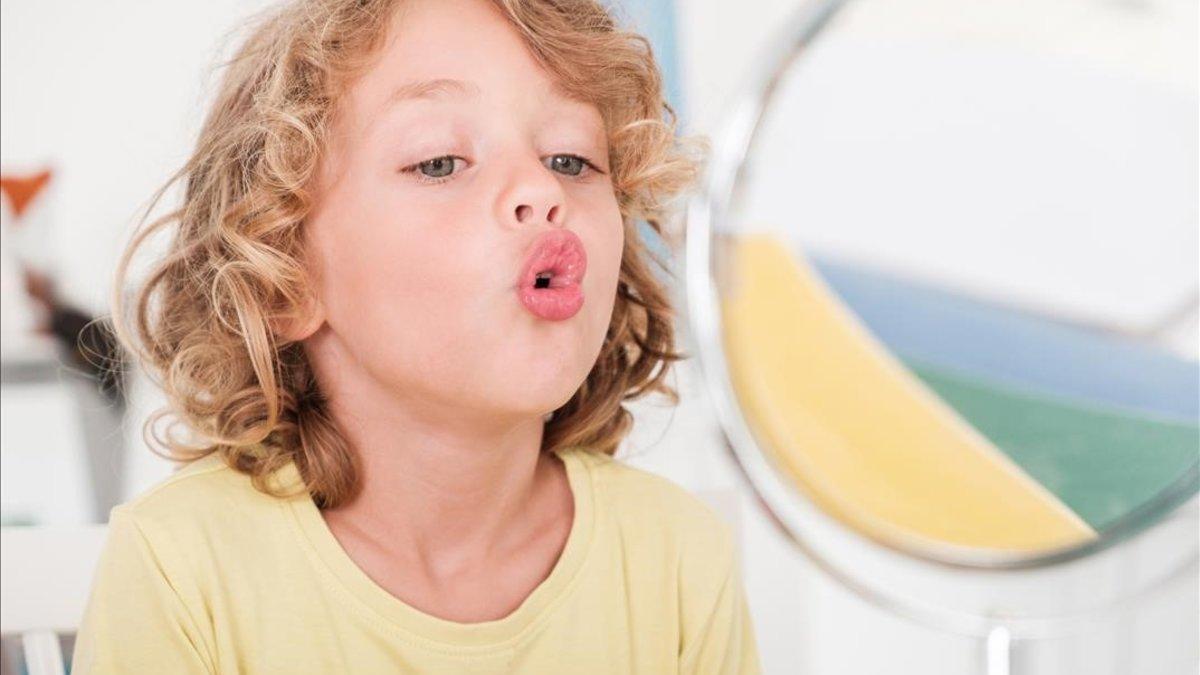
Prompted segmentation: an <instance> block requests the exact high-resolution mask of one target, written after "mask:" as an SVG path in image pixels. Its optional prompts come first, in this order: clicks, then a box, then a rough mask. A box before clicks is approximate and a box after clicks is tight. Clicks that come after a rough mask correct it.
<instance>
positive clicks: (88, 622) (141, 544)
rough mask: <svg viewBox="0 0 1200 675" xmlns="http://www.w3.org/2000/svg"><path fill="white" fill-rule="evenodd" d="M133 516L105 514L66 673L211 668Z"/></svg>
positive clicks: (174, 585)
mask: <svg viewBox="0 0 1200 675" xmlns="http://www.w3.org/2000/svg"><path fill="white" fill-rule="evenodd" d="M170 557H171V556H170V552H168V551H163V550H159V551H156V550H155V549H154V547H153V546H151V543H150V541H149V539H147V537H146V535H145V533H144V531H143V529H142V528H141V527H140V526H139V525H138V523H137V522H136V520H135V518H134V516H133V515H132V514H130V513H127V512H126V511H125V510H124V509H123V508H122V507H117V508H115V509H113V510H112V511H111V512H110V518H109V523H108V535H107V539H106V540H105V543H104V547H103V549H102V551H101V554H100V559H99V562H98V564H97V567H96V572H95V576H94V578H93V580H92V587H91V592H90V594H89V596H88V601H87V605H86V607H85V609H84V615H83V620H82V622H81V623H80V626H79V631H78V634H77V636H76V640H75V650H74V653H73V655H72V659H71V672H72V675H108V674H109V673H112V674H114V675H115V674H116V673H181V674H189V675H190V674H196V675H201V674H209V673H212V672H214V669H213V667H212V666H211V662H210V659H209V658H208V657H207V656H206V653H207V652H206V648H205V646H204V641H203V638H202V635H201V632H200V630H199V628H198V626H197V623H196V621H195V619H194V618H193V614H192V613H190V612H189V611H188V608H187V606H186V604H185V603H184V601H183V600H182V598H181V597H180V595H179V592H178V584H179V583H180V580H179V579H177V578H176V579H172V578H171V575H170V574H169V573H168V572H167V565H165V564H164V559H165V558H170Z"/></svg>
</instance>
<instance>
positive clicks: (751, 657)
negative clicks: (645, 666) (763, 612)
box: [679, 557, 762, 675]
mask: <svg viewBox="0 0 1200 675" xmlns="http://www.w3.org/2000/svg"><path fill="white" fill-rule="evenodd" d="M679 665H680V668H679V672H680V673H683V674H684V675H757V674H758V673H761V672H762V666H761V665H760V664H759V658H758V645H757V642H756V639H755V635H754V623H753V620H752V619H751V618H750V606H749V604H748V603H747V601H746V591H745V587H744V585H743V582H742V574H741V565H740V563H739V562H738V559H737V558H736V557H733V558H732V562H731V564H730V565H729V572H728V573H727V574H726V575H725V577H724V582H723V583H722V584H721V587H720V590H719V591H718V593H717V597H716V602H715V603H714V604H713V608H712V612H711V613H710V614H709V615H708V617H707V618H706V619H705V623H704V627H703V628H702V629H701V630H700V632H699V633H698V634H697V636H696V637H695V639H694V640H693V641H692V643H691V644H690V645H688V646H687V647H685V649H684V652H683V654H682V655H681V656H680V660H679Z"/></svg>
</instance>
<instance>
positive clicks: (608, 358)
mask: <svg viewBox="0 0 1200 675" xmlns="http://www.w3.org/2000/svg"><path fill="white" fill-rule="evenodd" d="M664 111H665V112H666V113H668V114H667V115H666V116H664V115H663V112H664ZM664 118H665V119H668V120H670V121H669V122H668V121H664ZM698 145H702V143H698ZM685 147H686V146H685V145H683V144H681V143H680V142H679V141H677V139H676V138H675V137H674V115H673V113H672V111H671V110H670V108H669V107H668V106H666V105H665V103H664V101H663V99H662V93H661V82H660V79H659V75H658V72H657V70H656V66H655V63H654V60H653V58H652V55H651V53H650V50H649V48H648V46H647V43H646V41H645V40H644V39H643V38H641V37H639V36H637V35H634V34H631V33H628V32H624V31H621V30H619V29H617V28H616V27H615V26H614V24H613V21H612V19H611V18H610V17H609V15H608V14H607V13H606V11H605V10H604V9H603V8H602V7H601V6H600V5H598V4H597V3H596V1H595V0H394V1H389V0H357V1H356V0H299V1H297V2H294V3H293V4H290V5H287V6H285V7H283V8H281V9H280V10H279V11H277V12H276V13H274V14H271V15H269V17H268V18H267V20H266V21H265V22H264V23H262V24H261V25H260V26H259V27H257V29H256V30H255V32H254V33H253V35H252V37H251V38H250V39H249V41H248V43H247V44H246V45H245V46H244V48H243V49H242V50H241V51H240V53H239V54H238V55H237V57H236V58H235V59H234V60H233V61H232V62H231V64H230V68H229V72H228V74H227V76H226V78H225V81H224V84H223V87H222V89H221V91H220V93H219V96H218V99H217V101H216V104H215V108H214V110H213V111H212V113H211V114H210V115H209V117H208V119H207V121H206V123H205V125H204V128H203V130H202V131H201V135H200V138H199V141H198V143H197V147H196V151H195V154H194V155H193V156H192V157H191V159H190V161H189V162H188V163H187V165H186V166H185V167H184V168H183V170H181V172H180V174H178V175H177V176H176V178H178V177H180V176H182V177H185V178H186V193H185V196H184V204H183V206H182V207H181V208H180V209H179V210H178V211H176V212H174V213H172V214H169V215H168V216H167V217H165V218H163V219H162V220H160V221H157V222H156V223H154V224H152V225H151V226H150V227H149V228H147V229H146V230H144V231H143V232H142V233H141V234H139V236H138V237H136V238H135V239H134V241H133V243H132V245H131V247H130V250H129V251H128V252H127V253H126V255H125V257H124V258H123V260H122V262H121V266H120V269H119V270H118V279H119V278H120V277H122V276H123V275H124V272H125V269H126V268H127V267H128V264H129V259H130V255H131V253H132V251H133V249H135V248H137V247H138V245H139V244H140V243H141V242H142V241H144V240H145V238H146V236H147V235H148V234H150V233H152V232H154V231H155V230H157V229H159V228H161V227H163V226H166V225H167V224H171V223H176V224H177V225H178V232H177V234H176V236H175V238H174V240H173V242H172V244H171V248H170V251H169V253H168V254H167V256H166V257H165V259H164V260H163V261H162V263H161V265H160V266H159V267H157V268H156V269H155V270H154V271H153V272H152V273H151V275H150V277H149V280H148V282H147V284H146V286H145V287H144V288H143V290H142V294H141V295H140V296H139V298H138V302H137V306H136V314H135V317H134V321H133V323H132V325H133V327H134V329H135V330H130V329H129V328H126V327H119V329H118V330H119V331H120V332H121V336H122V339H123V340H125V341H126V342H127V343H128V344H129V345H130V347H131V348H132V349H136V350H137V351H138V353H139V354H140V358H141V359H143V361H144V363H145V365H146V366H147V367H148V369H149V370H150V371H151V372H152V373H155V374H156V377H157V379H158V380H159V381H160V382H161V384H162V386H163V389H164V390H165V391H166V393H167V395H168V397H169V401H170V403H171V406H170V408H169V410H170V412H171V414H173V415H174V416H176V417H177V418H178V419H179V421H181V422H182V423H183V426H184V428H185V429H186V430H187V431H189V432H190V434H191V438H190V439H188V440H186V441H185V440H182V439H177V438H173V437H169V436H170V435H169V434H168V435H167V436H168V437H166V438H159V439H158V440H159V441H160V442H161V443H163V444H164V445H165V446H166V447H168V448H169V450H170V452H171V457H172V458H175V459H180V460H190V462H189V463H188V464H187V465H185V466H183V467H182V468H181V469H180V470H179V471H177V472H176V473H174V474H173V475H172V476H171V477H170V478H168V479H166V480H164V481H163V482H161V483H159V484H158V485H156V486H154V487H153V488H152V489H150V490H148V491H146V492H144V493H142V494H141V495H139V496H138V497H136V498H135V499H133V500H131V501H130V502H128V503H126V504H123V505H121V506H118V507H117V508H114V509H113V510H112V513H111V516H110V522H109V527H110V530H109V538H108V541H107V544H106V548H105V550H104V553H103V556H102V559H101V561H100V565H99V568H98V571H97V575H96V578H95V582H94V587H93V590H92V594H91V596H90V598H89V601H88V607H87V611H86V616H85V618H84V620H83V625H82V627H81V629H80V632H79V637H78V641H77V647H76V650H75V665H74V670H75V672H76V673H80V674H89V673H242V674H253V673H291V674H295V673H397V672H405V673H408V672H416V673H465V672H471V673H513V672H518V673H617V672H620V673H667V672H689V673H690V672H703V673H751V672H757V671H758V656H757V652H756V648H755V643H754V635H753V629H752V625H751V620H750V616H749V613H748V610H747V604H746V600H745V596H744V592H743V586H742V581H741V578H740V570H739V565H738V563H737V558H736V557H735V543H734V541H733V538H732V536H731V531H730V530H729V528H728V527H727V526H726V525H725V524H724V522H723V521H722V520H721V519H720V518H719V517H718V516H717V515H716V514H715V513H714V512H713V511H712V510H710V509H709V508H708V507H707V506H706V505H704V504H703V502H701V501H700V500H698V499H697V498H695V497H693V496H691V495H690V494H689V493H687V492H685V491H684V490H683V489H682V488H681V487H679V486H677V485H675V484H674V483H671V482H669V481H667V480H666V479H663V478H660V477H658V476H656V475H654V474H651V473H649V472H645V471H642V470H638V469H635V468H634V467H630V466H627V465H624V464H622V463H620V462H618V461H617V460H615V459H613V457H612V453H613V452H614V451H615V449H616V448H617V446H618V444H619V442H620V441H621V439H622V437H623V436H625V434H626V433H627V432H628V430H629V427H630V424H631V417H630V414H629V413H628V412H627V411H626V410H625V409H624V408H623V407H622V405H621V403H622V401H624V400H626V399H629V398H634V397H637V396H640V395H642V394H644V393H647V392H650V391H660V392H664V393H666V394H667V395H669V396H670V397H671V398H672V400H674V401H677V398H676V394H675V392H674V391H672V390H671V389H670V388H669V387H667V385H666V384H665V383H663V382H662V379H663V377H664V375H665V373H666V369H667V367H668V366H669V365H670V363H671V362H672V361H675V360H678V359H680V358H683V355H681V354H678V353H676V352H675V351H673V349H672V347H673V333H672V323H671V307H670V305H669V302H668V297H669V296H668V294H667V293H666V292H665V291H664V289H663V288H662V287H660V286H659V285H658V283H657V281H656V278H655V276H654V274H653V272H652V270H651V269H650V267H649V266H648V265H647V262H646V260H645V255H646V251H645V249H644V247H643V243H642V242H641V241H640V240H639V238H638V233H637V230H636V229H635V224H636V219H638V218H643V219H645V220H646V221H647V222H649V223H650V224H651V225H652V226H653V227H655V228H656V229H657V228H659V227H660V225H659V223H660V222H662V218H663V217H664V216H665V215H666V203H667V202H666V200H667V198H669V197H671V196H672V195H675V194H677V193H679V192H680V191H682V190H683V189H684V188H685V187H687V186H688V185H689V184H690V182H691V181H693V180H694V178H695V172H696V169H697V162H696V161H695V160H693V159H691V158H689V156H688V155H687V154H686V153H685V152H684V149H685ZM161 194H162V192H160V193H159V196H160V197H161ZM156 201H157V199H156ZM117 287H118V288H119V287H120V283H119V282H118V284H117ZM152 298H153V301H152ZM117 302H119V299H116V300H114V303H117ZM116 306H117V310H116V314H117V315H118V316H117V317H116V318H118V319H119V318H120V316H119V315H120V314H121V311H120V308H119V304H117V305H116ZM120 325H121V324H119V326H120ZM134 335H136V340H135V338H134ZM656 368H657V372H655V370H656ZM160 414H163V413H160ZM154 421H155V419H153V418H152V419H151V420H150V422H149V425H150V426H152V425H153V424H154Z"/></svg>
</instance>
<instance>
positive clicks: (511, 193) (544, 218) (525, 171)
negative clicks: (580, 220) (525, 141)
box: [499, 156, 566, 228]
mask: <svg viewBox="0 0 1200 675" xmlns="http://www.w3.org/2000/svg"><path fill="white" fill-rule="evenodd" d="M505 180H506V181H507V182H506V184H505V186H504V189H503V191H502V194H501V195H500V202H499V205H500V209H501V211H502V214H503V221H502V222H505V223H509V224H511V225H512V226H513V227H518V228H521V227H529V226H531V225H532V226H536V225H539V224H542V223H550V224H552V225H557V226H561V225H562V224H563V222H564V219H565V217H566V193H565V192H564V191H563V186H562V183H561V182H560V181H559V178H558V177H557V176H555V175H554V171H553V170H551V169H550V168H549V167H548V166H546V164H544V163H543V162H542V161H541V160H540V159H538V158H537V157H533V156H525V157H523V158H522V159H520V160H519V161H515V162H513V163H512V166H511V169H510V170H509V171H508V172H506V173H505Z"/></svg>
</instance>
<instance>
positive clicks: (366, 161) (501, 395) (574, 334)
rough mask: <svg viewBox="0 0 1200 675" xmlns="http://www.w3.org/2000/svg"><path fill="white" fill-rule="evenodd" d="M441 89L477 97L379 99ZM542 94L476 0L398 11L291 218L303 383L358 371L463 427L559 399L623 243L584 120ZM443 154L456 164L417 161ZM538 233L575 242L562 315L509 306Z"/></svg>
mask: <svg viewBox="0 0 1200 675" xmlns="http://www.w3.org/2000/svg"><path fill="white" fill-rule="evenodd" d="M443 78H444V79H450V80H462V81H464V82H466V83H468V84H467V86H468V87H471V88H477V93H475V94H473V95H472V94H464V93H460V92H458V91H455V90H451V89H447V90H444V91H441V92H440V93H438V94H434V95H430V96H429V97H426V98H416V99H408V100H401V101H395V100H389V98H390V97H392V96H393V93H394V92H395V91H396V90H397V88H398V87H399V86H400V85H402V84H404V83H411V82H417V81H423V80H433V79H443ZM552 84H553V81H552V79H551V77H550V76H549V74H548V73H546V72H545V71H543V70H542V69H541V68H540V67H539V66H538V64H537V62H536V61H535V60H534V57H533V56H532V54H530V53H529V52H528V51H527V48H526V46H525V44H524V42H523V41H522V39H521V38H520V36H519V35H518V34H517V33H516V31H515V29H514V28H513V27H511V26H510V25H509V24H508V23H507V22H506V21H505V19H504V18H503V17H502V15H501V14H500V13H499V10H497V9H496V8H494V7H493V6H492V4H491V3H490V2H489V1H488V0H405V2H403V3H402V7H401V9H400V10H399V12H398V13H397V16H396V17H395V18H394V20H393V23H392V26H391V31H390V33H389V35H388V38H387V40H386V43H385V46H384V48H383V51H382V54H381V56H380V58H379V60H378V61H377V62H376V63H375V65H374V66H373V67H372V68H371V70H370V71H369V72H367V73H366V74H365V75H364V76H363V77H362V78H361V79H360V80H358V81H357V82H356V83H355V84H354V85H353V87H352V88H351V89H350V91H349V92H348V94H347V97H346V99H345V100H344V101H343V102H342V105H343V106H344V113H345V114H344V117H342V118H340V119H339V120H338V123H337V126H336V127H335V128H334V129H333V131H334V136H335V137H334V138H333V139H332V140H331V146H330V148H329V155H328V160H327V161H326V162H325V164H324V165H323V166H322V179H321V185H320V186H319V189H318V191H317V206H316V209H315V210H314V212H313V214H312V215H311V217H310V219H309V220H308V221H307V222H306V224H305V227H306V228H307V230H306V233H305V237H306V251H307V255H308V256H309V264H310V266H311V269H312V272H313V277H314V279H313V281H314V283H315V284H316V289H317V295H318V297H319V298H320V301H321V305H322V306H321V308H320V312H319V316H318V317H317V320H316V321H314V322H310V325H309V326H308V327H307V328H303V329H301V333H302V334H304V335H309V336H311V337H309V339H308V341H307V344H306V347H307V348H308V350H307V351H308V352H309V354H310V356H312V357H313V358H314V361H315V362H316V365H317V372H318V375H319V376H321V377H323V378H329V377H333V378H334V379H340V378H344V377H349V375H348V374H347V373H348V372H357V373H359V374H360V376H361V375H365V376H369V378H370V380H371V382H370V385H369V388H375V387H382V388H384V389H385V390H386V391H387V393H388V394H389V395H391V396H400V397H403V398H406V399H410V400H411V401H413V402H414V403H418V404H419V405H420V406H422V407H426V408H427V409H429V410H433V409H435V408H437V407H442V408H443V409H447V408H448V409H450V410H453V411H455V414H459V415H464V416H469V415H471V414H472V413H479V414H482V415H485V416H492V417H494V416H497V415H500V416H514V417H521V416H528V415H533V414H536V415H542V414H544V413H546V412H549V411H550V410H553V409H555V408H557V407H558V406H560V405H562V404H563V403H565V402H566V401H567V400H569V399H570V397H571V395H572V394H573V393H574V392H575V390H576V389H577V388H578V387H579V385H580V384H581V383H582V382H583V380H584V378H585V377H586V376H587V373H588V372H589V371H590V370H591V368H592V366H593V365H594V363H595V360H596V357H597V356H598V354H599V352H600V348H601V345H602V343H603V340H604V336H605V332H606V330H607V328H608V325H609V320H610V318H611V316H612V310H613V303H614V300H615V294H616V288H617V274H618V269H619V266H620V261H621V251H622V246H623V243H624V232H623V225H622V218H621V214H620V212H619V210H618V207H617V201H616V197H615V195H614V192H613V188H612V183H611V182H610V180H609V176H608V175H606V174H607V173H608V172H609V169H610V167H609V162H608V159H609V158H608V146H607V138H606V135H605V129H604V123H603V120H602V118H601V115H600V113H599V111H598V110H597V109H596V108H595V107H594V106H592V105H588V104H584V103H580V102H576V101H570V100H566V99H562V98H559V97H558V96H557V95H555V94H554V93H552V91H551V87H552ZM446 155H451V156H456V157H460V158H462V159H454V160H453V164H451V161H450V160H444V161H442V162H440V163H437V162H434V163H429V162H428V160H433V159H435V158H438V157H442V156H446ZM557 155H576V156H580V157H584V158H587V159H588V160H590V161H591V162H592V163H593V164H595V165H596V166H597V167H599V169H600V170H601V171H603V172H605V173H599V172H595V171H593V170H592V169H590V168H587V167H584V168H583V169H582V171H579V167H580V166H581V164H580V163H579V162H577V161H575V160H569V159H562V158H557V159H556V156H557ZM422 162H426V164H425V167H424V169H422V168H421V167H417V168H416V169H415V170H413V171H409V172H404V171H403V169H405V168H407V167H411V166H412V165H416V164H419V163H422ZM445 174H449V175H448V176H445ZM572 174H577V175H572ZM439 177H440V178H439ZM422 179H425V180H439V179H440V180H443V181H444V182H441V183H437V184H433V183H424V182H422ZM552 209H553V212H551V210H552ZM555 229H566V230H570V231H571V232H573V233H575V234H576V235H578V237H579V239H580V240H581V241H582V244H583V247H584V249H585V253H586V260H587V267H586V273H585V274H584V276H583V279H582V281H581V282H580V285H581V287H582V291H583V296H584V302H583V306H582V308H581V309H580V310H579V311H578V313H576V314H574V315H573V316H571V317H570V318H567V319H565V320H548V319H543V318H539V317H538V316H535V315H534V314H533V313H532V312H531V311H530V310H529V309H527V308H526V307H525V306H524V305H523V304H522V303H521V301H520V300H519V299H518V276H519V274H520V272H521V268H522V266H523V264H524V262H525V260H526V257H527V256H528V255H529V253H530V251H531V250H532V249H531V247H532V245H533V243H534V241H535V239H537V238H538V236H539V235H542V234H544V233H546V232H547V231H550V230H555ZM322 322H323V323H324V324H326V325H325V326H321V323H322ZM322 327H323V328H324V330H320V331H318V332H315V333H314V332H313V331H315V330H316V329H317V328H322ZM347 358H348V359H352V360H353V362H354V367H353V368H349V369H347V368H346V367H345V366H346V362H345V359H347ZM321 361H325V362H326V363H325V364H322V363H320V362H321ZM323 366H324V367H323ZM359 368H361V370H358V369H359ZM345 384H347V383H346V382H342V383H340V385H335V386H338V388H341V385H345Z"/></svg>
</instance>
